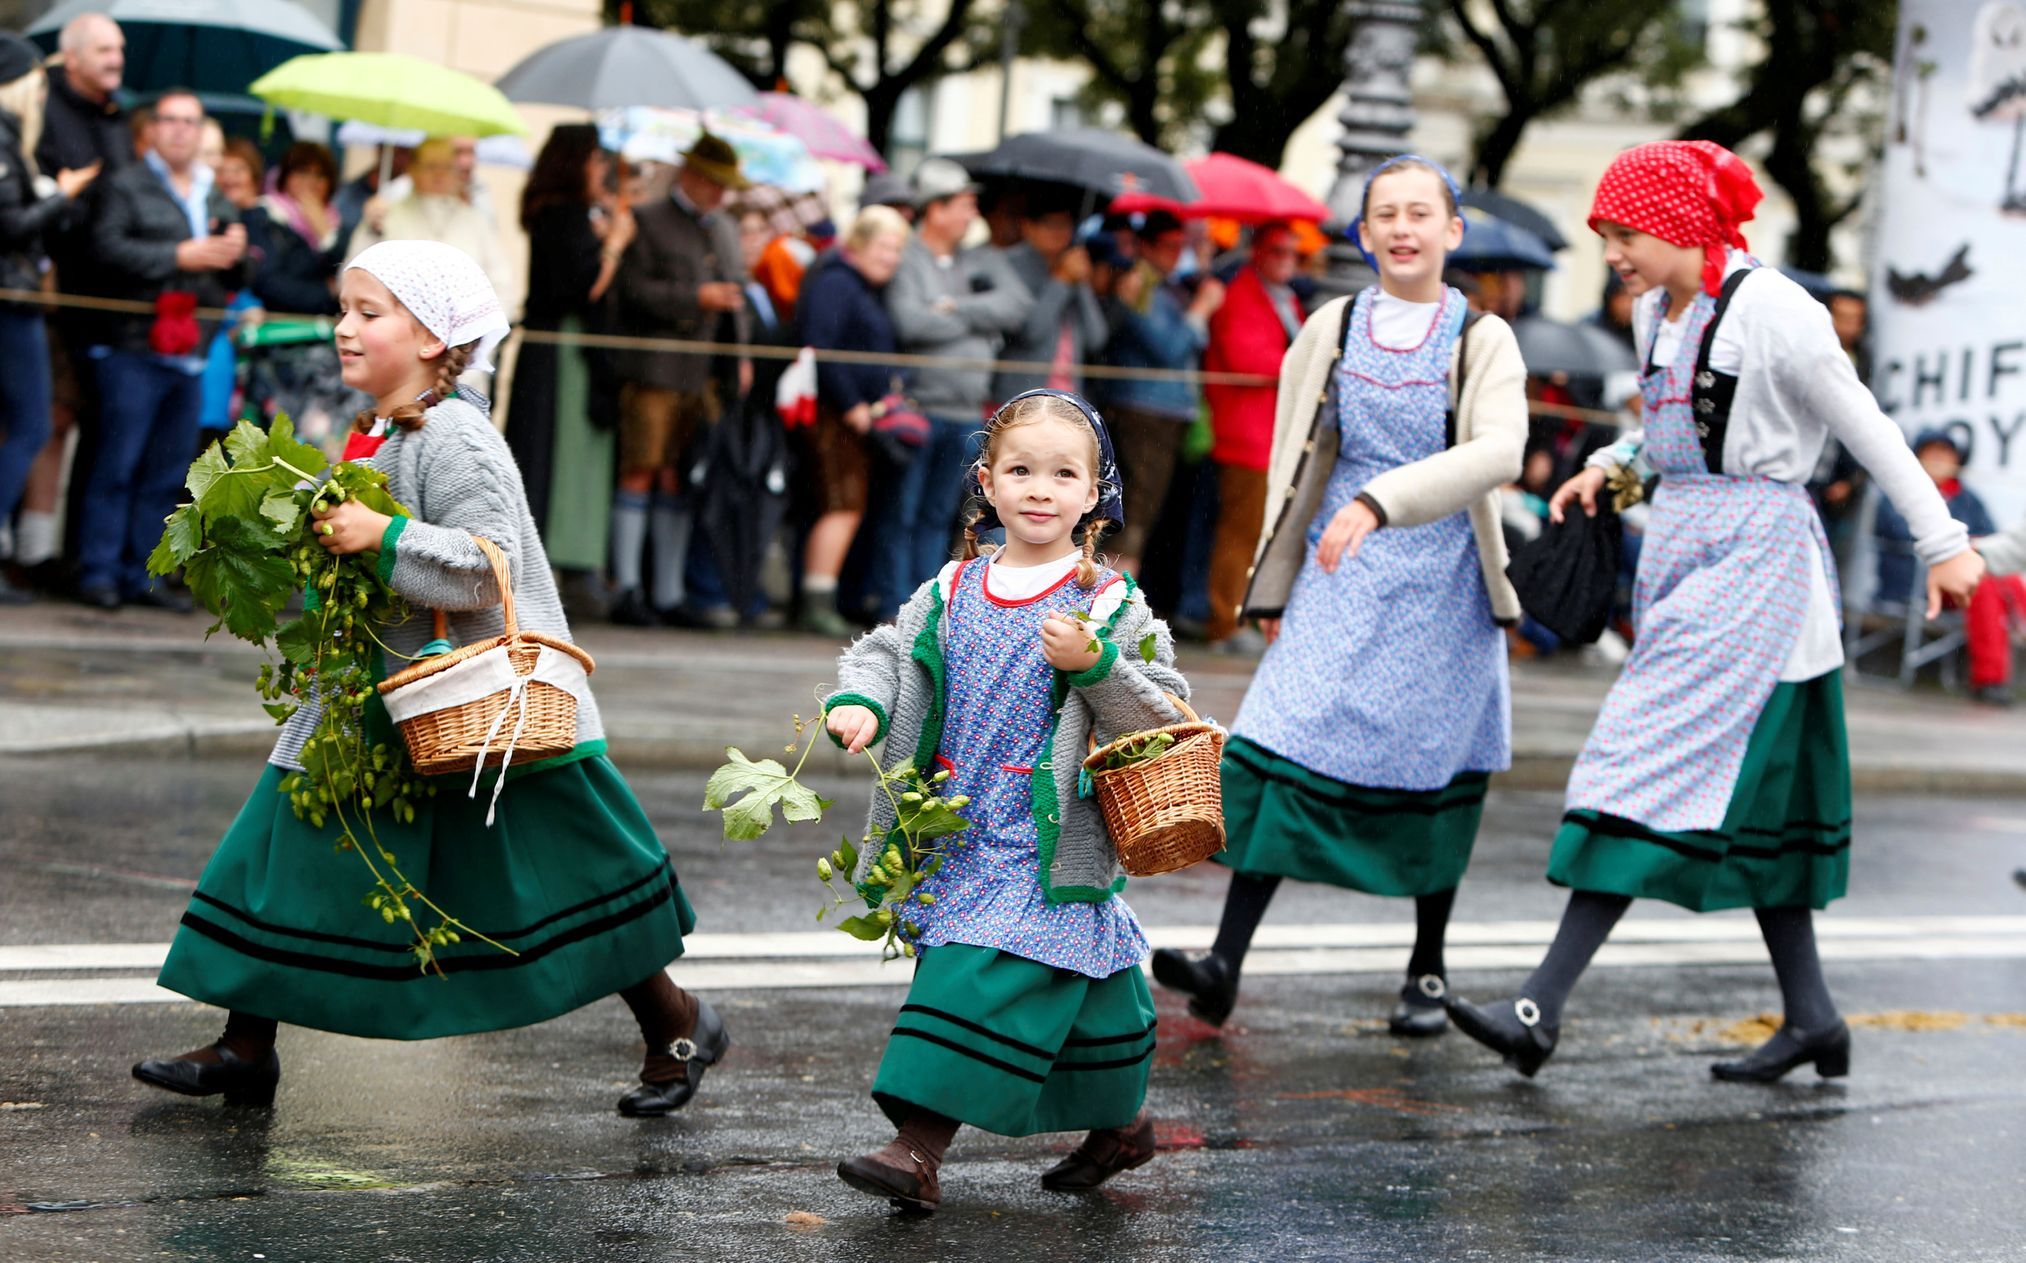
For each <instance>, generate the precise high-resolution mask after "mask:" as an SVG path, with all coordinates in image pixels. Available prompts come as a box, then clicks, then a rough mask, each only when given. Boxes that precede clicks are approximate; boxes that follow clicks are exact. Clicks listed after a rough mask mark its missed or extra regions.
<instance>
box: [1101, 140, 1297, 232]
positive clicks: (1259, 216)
mask: <svg viewBox="0 0 2026 1263" xmlns="http://www.w3.org/2000/svg"><path fill="white" fill-rule="evenodd" d="M1182 165H1183V167H1184V168H1185V169H1186V170H1187V171H1188V172H1189V175H1190V178H1192V179H1194V180H1195V181H1196V187H1197V188H1198V189H1200V190H1201V191H1202V194H1203V196H1202V197H1201V198H1199V199H1197V200H1196V201H1193V202H1187V203H1180V202H1173V201H1169V200H1167V199H1166V198H1159V197H1152V196H1149V195H1148V194H1145V193H1126V194H1123V195H1121V196H1119V197H1117V198H1114V199H1113V200H1112V204H1111V208H1112V210H1114V211H1117V212H1119V213H1121V214H1126V213H1130V212H1133V211H1153V210H1164V211H1168V212H1169V213H1171V214H1174V215H1177V216H1179V217H1181V218H1183V219H1236V220H1239V221H1242V222H1244V223H1248V224H1261V223H1266V222H1268V221H1270V220H1276V219H1284V220H1296V219H1305V220H1308V221H1309V222H1310V223H1321V222H1322V221H1323V220H1325V219H1328V218H1329V217H1330V208H1329V207H1327V206H1324V205H1323V204H1322V203H1321V202H1318V201H1317V200H1315V199H1314V198H1313V197H1310V196H1309V195H1308V194H1306V193H1304V192H1302V191H1301V189H1300V188H1299V187H1297V186H1295V185H1293V184H1290V183H1288V182H1287V181H1286V180H1283V179H1281V178H1280V173H1279V172H1277V171H1275V170H1273V169H1272V168H1271V167H1262V166H1260V165H1259V164H1258V163H1256V162H1248V161H1247V160H1245V159H1244V158H1240V157H1237V156H1236V155H1234V154H1228V153H1213V154H1211V155H1209V156H1208V157H1205V158H1198V159H1196V160H1195V161H1193V162H1186V163H1183V164H1182Z"/></svg>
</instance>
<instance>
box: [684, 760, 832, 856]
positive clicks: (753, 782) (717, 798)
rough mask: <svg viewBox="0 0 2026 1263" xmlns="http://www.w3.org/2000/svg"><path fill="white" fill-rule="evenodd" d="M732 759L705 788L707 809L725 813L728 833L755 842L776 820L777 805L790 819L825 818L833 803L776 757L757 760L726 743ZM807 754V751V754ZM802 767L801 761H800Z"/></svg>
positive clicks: (728, 836) (735, 839)
mask: <svg viewBox="0 0 2026 1263" xmlns="http://www.w3.org/2000/svg"><path fill="white" fill-rule="evenodd" d="M725 753H726V754H727V755H729V756H730V758H731V761H730V762H728V763H726V764H724V765H723V766H721V767H719V768H718V770H717V771H715V772H713V773H711V778H710V780H709V781H708V782H706V783H705V785H704V789H703V806H704V810H705V811H722V812H723V813H724V814H725V837H726V839H727V840H729V841H733V842H751V841H752V840H753V839H755V838H757V837H759V836H760V835H761V834H763V833H765V832H766V831H767V830H768V829H769V828H770V827H771V826H772V825H773V823H774V808H775V807H777V806H778V807H779V808H780V809H781V817H782V819H784V820H788V821H790V822H794V821H804V820H821V819H822V818H823V809H824V808H826V807H828V806H829V805H830V804H829V802H827V801H826V800H824V799H822V798H820V797H818V796H817V794H816V792H815V791H814V790H812V789H810V788H808V787H807V786H805V785H802V784H801V783H799V782H798V781H796V779H795V774H794V773H793V772H790V771H789V770H788V769H787V768H785V767H782V766H781V765H780V764H779V763H777V762H775V761H774V760H773V759H761V760H760V761H759V762H757V763H755V762H754V761H753V760H751V759H749V758H747V757H746V756H745V754H744V753H743V752H742V751H740V750H739V749H738V748H737V747H734V746H727V747H725ZM805 757H806V754H805ZM796 766H797V767H798V769H799V767H800V764H797V765H796Z"/></svg>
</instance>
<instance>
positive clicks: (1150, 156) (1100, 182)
mask: <svg viewBox="0 0 2026 1263" xmlns="http://www.w3.org/2000/svg"><path fill="white" fill-rule="evenodd" d="M955 158H956V161H958V162H959V163H962V164H963V166H964V167H965V168H966V169H968V170H969V171H970V173H971V174H972V175H974V176H978V177H980V178H981V179H998V180H1043V181H1048V182H1051V183H1055V184H1068V185H1072V186H1074V187H1076V188H1078V189H1082V190H1083V191H1084V192H1085V193H1087V194H1094V195H1095V196H1096V198H1097V199H1098V200H1100V201H1103V202H1105V203H1109V202H1110V201H1111V199H1112V198H1114V197H1117V196H1119V195H1120V194H1121V193H1145V194H1149V195H1151V196H1153V197H1160V198H1166V199H1167V200H1169V201H1173V202H1193V201H1195V200H1196V199H1197V198H1198V197H1199V196H1200V194H1199V193H1198V192H1197V191H1196V182H1195V181H1194V180H1192V179H1190V178H1189V173H1188V172H1187V171H1185V170H1183V169H1182V164H1181V163H1179V162H1177V161H1175V160H1174V159H1173V158H1171V157H1169V156H1168V155H1167V154H1164V153H1162V152H1161V151H1160V150H1158V149H1156V148H1154V147H1153V146H1152V145H1148V144H1143V143H1142V142H1140V141H1138V140H1135V139H1133V138H1132V137H1130V136H1121V135H1119V134H1118V133H1116V132H1108V131H1102V130H1100V129H1098V128H1095V127H1070V128H1065V129H1063V130H1062V131H1054V132H1023V133H1021V134H1020V135H1018V136H1008V137H1007V138H1006V139H1005V140H1002V141H1000V142H999V147H998V148H997V149H994V150H992V151H990V152H989V153H982V154H958V155H955Z"/></svg>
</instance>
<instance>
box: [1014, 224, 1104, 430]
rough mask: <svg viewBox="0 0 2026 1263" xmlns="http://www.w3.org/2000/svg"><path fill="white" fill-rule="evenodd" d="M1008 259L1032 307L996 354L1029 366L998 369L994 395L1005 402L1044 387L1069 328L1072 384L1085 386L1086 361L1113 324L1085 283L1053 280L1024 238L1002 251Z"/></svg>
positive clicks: (1100, 346)
mask: <svg viewBox="0 0 2026 1263" xmlns="http://www.w3.org/2000/svg"><path fill="white" fill-rule="evenodd" d="M1006 262H1007V263H1008V264H1010V265H1011V266H1012V269H1013V273H1014V275H1015V276H1017V277H1019V278H1020V283H1021V284H1022V285H1023V286H1025V287H1026V290H1027V292H1028V293H1029V294H1031V295H1033V305H1032V306H1031V307H1030V308H1029V309H1028V311H1027V316H1026V319H1025V321H1023V322H1022V324H1021V325H1020V327H1019V329H1017V330H1016V331H1015V332H1014V334H1013V336H1012V337H1010V338H1008V339H1007V340H1006V349H1005V351H1004V352H1003V354H1002V355H1001V357H1000V358H1002V359H1006V360H1022V361H1026V362H1027V363H1029V364H1032V365H1033V367H1032V368H1029V369H1005V370H1002V371H1001V372H999V373H998V374H997V375H996V376H995V377H993V379H992V395H993V398H994V399H995V400H997V401H998V402H1000V403H1004V402H1005V401H1006V400H1008V399H1011V398H1012V397H1013V396H1015V395H1017V394H1020V393H1022V392H1024V391H1029V390H1039V389H1041V388H1042V387H1043V386H1046V385H1048V375H1049V369H1050V366H1052V365H1053V364H1054V362H1055V351H1056V347H1057V345H1058V344H1059V343H1060V341H1061V339H1062V334H1063V330H1064V329H1067V330H1068V331H1069V343H1070V357H1069V358H1070V375H1071V383H1070V388H1071V389H1073V390H1081V389H1083V366H1084V364H1085V362H1087V361H1089V360H1092V359H1095V358H1096V357H1097V353H1098V352H1099V351H1102V350H1103V349H1104V344H1105V340H1106V339H1107V338H1109V337H1110V336H1111V325H1110V324H1109V323H1107V322H1106V320H1105V318H1104V308H1103V307H1102V306H1100V305H1099V304H1098V301H1097V294H1096V293H1095V292H1093V291H1092V289H1091V288H1090V286H1089V285H1087V284H1085V285H1069V284H1065V283H1064V282H1062V281H1058V280H1056V279H1055V275H1054V272H1053V271H1052V269H1051V268H1050V267H1049V264H1048V260H1047V259H1044V258H1042V257H1041V252H1040V251H1039V250H1036V249H1035V248H1034V247H1033V246H1030V245H1027V244H1026V243H1025V242H1022V243H1021V244H1020V245H1017V246H1014V247H1013V248H1011V249H1010V250H1008V251H1006Z"/></svg>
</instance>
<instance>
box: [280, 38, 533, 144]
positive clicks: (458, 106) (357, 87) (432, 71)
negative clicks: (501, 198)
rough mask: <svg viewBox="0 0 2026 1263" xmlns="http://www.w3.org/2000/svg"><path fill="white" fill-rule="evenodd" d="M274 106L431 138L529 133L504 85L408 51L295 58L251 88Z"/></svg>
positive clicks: (324, 54) (315, 55) (317, 55)
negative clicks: (501, 88)
mask: <svg viewBox="0 0 2026 1263" xmlns="http://www.w3.org/2000/svg"><path fill="white" fill-rule="evenodd" d="M248 91H249V92H251V93H252V94H253V95H254V96H257V97H259V98H260V99H261V100H263V101H266V102H267V103H268V104H270V105H278V106H280V107H281V108H283V109H287V110H301V111H304V112H305V113H310V114H324V115H328V116H330V117H331V118H336V119H346V120H350V119H357V120H359V121H360V122H363V123H375V124H378V125H379V126H381V127H398V128H404V129H407V130H411V131H420V132H427V133H428V134H429V135H431V136H496V135H499V134H500V133H502V132H511V133H513V134H514V135H517V136H521V135H526V134H527V130H528V125H527V124H526V123H523V122H522V121H521V117H520V115H519V114H517V113H515V112H514V107H513V105H512V103H510V102H509V101H508V100H507V99H506V98H505V97H504V96H502V95H500V92H499V89H497V88H495V87H493V86H492V85H491V84H488V83H484V82H481V81H480V80H478V79H474V78H472V77H471V76H470V75H468V74H465V73H463V72H462V71H457V70H452V69H450V68H449V67H447V66H439V65H437V64H435V63H434V62H428V61H423V60H422V59H421V58H419V57H408V56H404V55H403V54H400V53H318V54H312V55H307V56H302V57H295V58H291V59H290V60H288V61H286V62H283V63H282V64H281V65H279V66H277V67H275V68H274V69H273V70H271V71H269V72H268V73H266V74H264V75H262V76H261V77H260V78H258V79H256V80H254V82H253V86H252V87H251V88H249V89H248Z"/></svg>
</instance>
